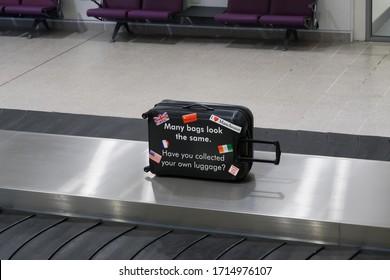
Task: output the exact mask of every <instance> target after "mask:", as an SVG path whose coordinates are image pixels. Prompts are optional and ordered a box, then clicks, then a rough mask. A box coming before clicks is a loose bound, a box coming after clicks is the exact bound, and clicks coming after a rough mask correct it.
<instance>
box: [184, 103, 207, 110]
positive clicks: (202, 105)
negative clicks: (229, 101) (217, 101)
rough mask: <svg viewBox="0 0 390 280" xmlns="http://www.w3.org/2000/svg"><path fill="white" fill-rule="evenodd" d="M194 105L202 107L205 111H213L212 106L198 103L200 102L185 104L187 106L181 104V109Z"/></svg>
mask: <svg viewBox="0 0 390 280" xmlns="http://www.w3.org/2000/svg"><path fill="white" fill-rule="evenodd" d="M195 106H196V107H200V108H203V109H205V110H206V111H214V108H212V107H210V106H207V105H204V104H200V103H194V104H190V105H187V106H183V109H191V108H192V107H195Z"/></svg>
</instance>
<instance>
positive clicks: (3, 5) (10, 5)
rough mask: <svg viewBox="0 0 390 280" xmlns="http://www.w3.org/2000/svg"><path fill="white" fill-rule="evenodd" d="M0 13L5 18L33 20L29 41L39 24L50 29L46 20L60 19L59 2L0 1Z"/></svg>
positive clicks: (56, 0)
mask: <svg viewBox="0 0 390 280" xmlns="http://www.w3.org/2000/svg"><path fill="white" fill-rule="evenodd" d="M0 11H1V15H2V16H6V17H23V18H34V23H33V26H32V28H31V30H30V32H29V33H28V36H27V38H29V39H30V38H32V33H33V31H34V30H36V28H37V27H38V25H39V24H40V23H42V24H43V25H44V26H45V27H46V28H47V29H50V28H49V25H48V23H47V19H50V18H51V19H58V18H62V12H61V0H0Z"/></svg>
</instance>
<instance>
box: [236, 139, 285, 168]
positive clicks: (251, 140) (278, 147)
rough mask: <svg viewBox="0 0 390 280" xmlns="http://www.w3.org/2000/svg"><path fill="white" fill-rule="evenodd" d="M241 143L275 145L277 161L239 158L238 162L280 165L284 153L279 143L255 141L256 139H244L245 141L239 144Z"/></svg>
mask: <svg viewBox="0 0 390 280" xmlns="http://www.w3.org/2000/svg"><path fill="white" fill-rule="evenodd" d="M241 142H246V143H260V144H267V145H274V146H275V159H274V160H266V159H257V158H248V157H238V160H243V161H252V162H266V163H273V164H275V165H279V163H280V156H281V154H282V152H281V150H280V144H279V141H262V140H254V139H244V140H240V141H239V143H241Z"/></svg>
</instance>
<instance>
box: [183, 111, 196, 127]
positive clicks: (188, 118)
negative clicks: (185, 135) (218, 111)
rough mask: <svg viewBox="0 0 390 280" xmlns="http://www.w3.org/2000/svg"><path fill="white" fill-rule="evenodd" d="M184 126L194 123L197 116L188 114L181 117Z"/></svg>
mask: <svg viewBox="0 0 390 280" xmlns="http://www.w3.org/2000/svg"><path fill="white" fill-rule="evenodd" d="M182 119H183V122H184V124H187V123H192V122H196V121H197V120H198V115H197V114H196V113H193V114H188V115H184V116H182Z"/></svg>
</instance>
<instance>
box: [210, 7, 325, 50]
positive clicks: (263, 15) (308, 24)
mask: <svg viewBox="0 0 390 280" xmlns="http://www.w3.org/2000/svg"><path fill="white" fill-rule="evenodd" d="M316 7H317V0H229V1H228V7H227V10H226V12H225V13H222V14H218V15H216V16H215V17H214V20H215V21H216V22H219V23H224V24H245V25H248V24H249V25H252V26H255V27H256V26H258V27H265V28H285V29H286V34H285V39H284V44H283V50H287V48H288V43H289V41H290V39H291V37H294V38H295V39H297V38H298V33H297V29H315V28H318V23H317V19H316Z"/></svg>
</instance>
